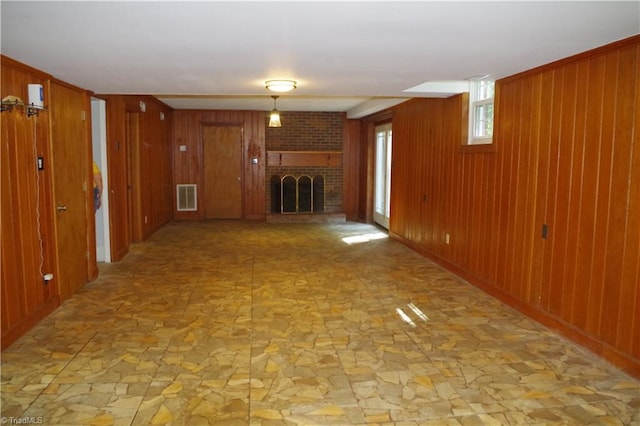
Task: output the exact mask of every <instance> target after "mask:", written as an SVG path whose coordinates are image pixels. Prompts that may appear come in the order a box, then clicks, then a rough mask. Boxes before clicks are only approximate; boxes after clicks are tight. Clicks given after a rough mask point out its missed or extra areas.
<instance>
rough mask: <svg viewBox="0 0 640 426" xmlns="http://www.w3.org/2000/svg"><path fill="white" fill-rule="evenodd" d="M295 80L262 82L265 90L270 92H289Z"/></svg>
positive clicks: (293, 87) (294, 85) (293, 86)
mask: <svg viewBox="0 0 640 426" xmlns="http://www.w3.org/2000/svg"><path fill="white" fill-rule="evenodd" d="M296 84H297V82H295V81H293V80H267V81H265V82H264V85H265V87H266V88H267V90H271V91H272V92H290V91H291V90H293V89H295V88H296Z"/></svg>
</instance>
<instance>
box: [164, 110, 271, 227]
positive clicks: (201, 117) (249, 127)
mask: <svg viewBox="0 0 640 426" xmlns="http://www.w3.org/2000/svg"><path fill="white" fill-rule="evenodd" d="M173 123H174V125H173V146H172V148H171V149H172V153H173V170H174V185H178V184H194V183H195V184H197V185H198V188H202V187H203V184H204V182H203V173H202V167H203V164H202V158H203V153H202V127H203V126H205V125H229V124H232V125H238V126H240V127H242V170H243V175H242V188H243V200H242V205H243V208H242V217H243V218H244V219H257V220H260V219H265V218H266V214H265V202H266V201H265V185H266V183H265V167H266V154H265V125H266V116H265V114H264V111H185V110H182V111H174V113H173ZM181 145H184V146H185V148H186V151H180V146H181ZM252 158H257V159H258V164H252V163H251V159H252ZM174 193H175V190H174ZM174 197H175V194H174ZM198 204H199V205H198V211H196V212H178V211H175V212H174V214H175V218H176V219H203V218H204V209H203V204H202V203H201V202H199V203H198ZM174 206H175V201H174ZM174 208H175V207H174Z"/></svg>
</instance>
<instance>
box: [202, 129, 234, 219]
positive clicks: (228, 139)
mask: <svg viewBox="0 0 640 426" xmlns="http://www.w3.org/2000/svg"><path fill="white" fill-rule="evenodd" d="M202 133H203V138H202V141H203V152H204V216H205V218H206V219H240V218H241V217H242V127H239V126H205V127H203V128H202Z"/></svg>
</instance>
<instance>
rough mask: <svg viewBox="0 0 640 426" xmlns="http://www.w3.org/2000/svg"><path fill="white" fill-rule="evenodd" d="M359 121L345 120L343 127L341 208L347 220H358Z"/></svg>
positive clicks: (359, 195) (359, 194) (359, 193)
mask: <svg viewBox="0 0 640 426" xmlns="http://www.w3.org/2000/svg"><path fill="white" fill-rule="evenodd" d="M361 128H362V126H361V124H360V121H359V120H346V121H345V125H344V148H343V152H342V164H343V184H342V186H343V191H342V197H343V200H342V207H343V210H344V214H345V217H346V219H347V220H358V216H359V215H358V208H359V205H360V197H361V192H360V190H359V188H360V187H361V185H360V161H361V156H360V155H359V153H360V146H361V145H360V134H361Z"/></svg>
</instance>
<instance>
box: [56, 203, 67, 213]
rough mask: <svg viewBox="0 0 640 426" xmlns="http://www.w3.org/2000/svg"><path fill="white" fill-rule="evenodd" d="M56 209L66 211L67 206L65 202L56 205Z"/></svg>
mask: <svg viewBox="0 0 640 426" xmlns="http://www.w3.org/2000/svg"><path fill="white" fill-rule="evenodd" d="M56 210H58V211H59V212H66V211H67V206H65V205H64V204H58V207H56Z"/></svg>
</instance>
